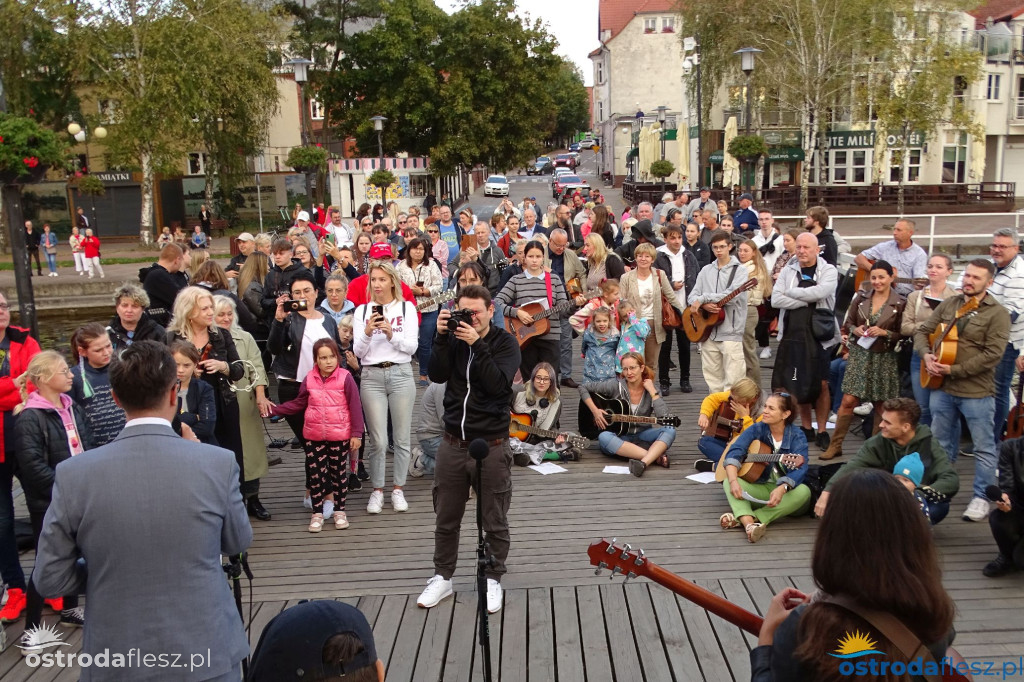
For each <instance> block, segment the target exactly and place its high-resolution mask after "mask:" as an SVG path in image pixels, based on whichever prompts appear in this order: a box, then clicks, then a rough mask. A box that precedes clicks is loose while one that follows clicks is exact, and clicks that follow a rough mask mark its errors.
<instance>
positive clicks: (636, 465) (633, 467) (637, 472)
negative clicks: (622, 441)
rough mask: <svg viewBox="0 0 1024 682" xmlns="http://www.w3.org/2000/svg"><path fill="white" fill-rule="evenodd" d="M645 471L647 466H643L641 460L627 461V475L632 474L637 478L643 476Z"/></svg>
mask: <svg viewBox="0 0 1024 682" xmlns="http://www.w3.org/2000/svg"><path fill="white" fill-rule="evenodd" d="M646 470H647V465H646V464H644V462H643V460H639V459H631V460H629V473H631V474H633V475H634V476H636V477H637V478H640V477H641V476H643V475H644V471H646Z"/></svg>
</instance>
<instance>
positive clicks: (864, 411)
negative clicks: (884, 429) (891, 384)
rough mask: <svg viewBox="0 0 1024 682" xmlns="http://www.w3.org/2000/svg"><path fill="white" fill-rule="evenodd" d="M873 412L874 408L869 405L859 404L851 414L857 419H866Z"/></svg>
mask: <svg viewBox="0 0 1024 682" xmlns="http://www.w3.org/2000/svg"><path fill="white" fill-rule="evenodd" d="M874 410H875V406H874V405H872V404H871V403H861V404H860V405H858V406H857V407H855V408H853V413H854V414H855V415H857V416H858V417H866V416H868V415H869V414H871V413H872V412H873V411H874Z"/></svg>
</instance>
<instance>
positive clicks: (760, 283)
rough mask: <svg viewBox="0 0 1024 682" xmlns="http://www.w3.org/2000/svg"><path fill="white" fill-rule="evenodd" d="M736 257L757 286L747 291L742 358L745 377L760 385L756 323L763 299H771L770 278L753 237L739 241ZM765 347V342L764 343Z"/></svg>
mask: <svg viewBox="0 0 1024 682" xmlns="http://www.w3.org/2000/svg"><path fill="white" fill-rule="evenodd" d="M736 257H737V258H738V259H739V261H740V263H741V264H742V265H743V267H745V268H746V269H747V278H748V279H754V278H756V279H757V286H756V287H754V288H753V289H751V290H750V291H749V292H747V323H746V327H745V328H744V330H743V359H744V361H745V362H746V365H747V378H749V379H752V380H753V381H754V383H756V384H757V385H758V386H760V385H761V361H760V359H759V358H758V351H757V346H758V344H757V336H756V332H757V324H758V321H759V319H760V315H761V311H762V310H763V309H764V308H765V301H771V299H772V278H771V273H769V272H768V266H767V265H766V264H765V262H764V258H763V257H762V256H761V251H760V249H758V248H757V244H756V243H755V242H754V240H753V239H747V240H745V241H742V242H740V244H739V246H737V247H736ZM765 347H766V348H767V344H765Z"/></svg>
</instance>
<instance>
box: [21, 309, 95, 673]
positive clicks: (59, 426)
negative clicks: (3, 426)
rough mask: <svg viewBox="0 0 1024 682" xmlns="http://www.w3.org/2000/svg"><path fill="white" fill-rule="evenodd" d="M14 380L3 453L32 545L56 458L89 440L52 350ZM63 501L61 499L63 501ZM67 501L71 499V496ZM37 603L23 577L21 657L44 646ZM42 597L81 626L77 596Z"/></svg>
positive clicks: (76, 451)
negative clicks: (9, 437) (13, 470)
mask: <svg viewBox="0 0 1024 682" xmlns="http://www.w3.org/2000/svg"><path fill="white" fill-rule="evenodd" d="M97 326H98V325H97ZM100 329H101V330H102V327H100ZM103 336H104V337H105V336H106V334H104V335H103ZM108 345H109V344H108ZM15 383H16V384H17V385H18V387H19V389H20V390H21V395H22V400H23V402H22V403H21V404H20V405H18V406H17V407H15V408H14V414H16V415H18V418H17V419H16V420H15V422H14V442H15V443H16V444H17V447H16V448H14V449H13V453H12V452H11V451H10V450H8V453H10V454H13V455H14V456H15V457H16V459H17V467H18V468H17V472H18V479H19V480H20V481H21V487H22V489H23V490H24V491H25V506H26V507H28V513H29V517H30V519H31V522H32V535H33V537H34V538H35V541H36V543H37V545H38V542H39V536H40V534H41V533H42V530H43V518H44V517H45V516H46V510H47V509H48V508H49V506H50V499H51V495H52V493H53V480H54V475H55V471H54V470H55V469H56V468H57V465H58V464H60V463H61V462H63V461H65V460H68V459H71V458H72V457H74V456H76V455H80V454H81V453H83V452H85V451H86V450H89V449H91V448H92V447H93V445H94V443H93V441H92V433H91V432H90V430H89V424H88V421H87V419H86V415H85V412H84V411H83V410H82V409H81V407H79V406H78V405H76V404H75V402H74V401H73V400H72V399H71V396H68V395H64V393H65V392H67V391H70V390H71V372H69V371H68V365H67V363H66V362H64V358H62V357H61V356H60V353H57V352H56V351H52V350H44V351H42V352H40V353H39V354H38V355H36V356H35V357H33V358H32V360H31V361H30V362H29V363H28V368H27V370H26V371H25V373H24V374H23V375H22V376H20V377H18V378H17V379H16V380H15ZM28 384H31V385H33V386H35V390H34V391H33V392H32V393H31V394H29V393H28ZM68 502H69V501H68V500H65V503H68ZM70 503H74V500H71V501H70ZM16 559H17V555H15V560H16ZM11 592H12V594H11V596H10V599H15V598H17V597H16V595H15V594H14V591H13V590H12V591H11ZM43 601H44V600H43V597H42V595H40V594H39V592H38V591H37V590H36V588H35V585H34V584H33V581H32V580H29V582H28V606H27V613H26V615H25V635H24V636H23V637H22V640H21V649H22V652H23V655H26V656H27V655H28V654H30V653H35V654H38V653H41V652H42V651H43V650H45V646H43V643H42V642H40V641H39V631H38V627H39V624H40V620H41V619H42V613H43ZM45 601H46V603H47V604H49V605H50V606H51V607H52V608H53V609H54V610H55V611H59V612H60V614H61V615H60V622H61V624H62V625H67V626H70V627H82V625H83V624H84V619H83V611H82V609H81V608H78V596H77V595H74V594H69V595H65V596H64V599H63V602H62V600H61V599H47V600H45Z"/></svg>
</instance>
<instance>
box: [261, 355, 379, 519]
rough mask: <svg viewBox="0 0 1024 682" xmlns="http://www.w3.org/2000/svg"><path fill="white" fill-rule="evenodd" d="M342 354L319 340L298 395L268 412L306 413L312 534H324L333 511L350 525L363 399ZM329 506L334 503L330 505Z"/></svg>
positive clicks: (307, 477)
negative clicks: (349, 472)
mask: <svg viewBox="0 0 1024 682" xmlns="http://www.w3.org/2000/svg"><path fill="white" fill-rule="evenodd" d="M340 356H341V352H340V351H339V350H338V345H337V344H336V343H335V342H334V340H333V339H329V338H324V339H318V340H317V342H316V343H314V344H313V359H314V361H315V362H316V366H315V367H313V369H311V370H310V371H309V374H307V375H306V376H305V378H303V380H302V385H301V386H300V387H299V395H298V396H297V397H296V398H295V399H294V400H289V401H288V402H286V403H282V404H281V405H275V406H273V407H271V408H270V410H269V413H268V414H297V413H300V412H302V413H305V416H306V417H305V423H304V424H303V427H302V435H303V437H304V443H303V447H304V449H305V451H306V480H308V481H309V492H310V498H311V500H312V503H313V517H312V518H311V519H310V521H309V532H310V533H319V532H320V531H321V530H323V526H324V516H325V515H326V514H327V513H328V510H330V512H329V513H330V514H331V515H332V516H333V518H334V527H335V528H336V529H338V530H342V529H344V528H348V526H349V522H348V517H347V515H346V514H345V495H346V491H347V485H346V483H345V479H344V473H345V462H347V461H348V455H347V453H348V452H351V451H352V450H357V449H358V448H359V446H360V445H362V442H363V404H362V402H361V401H360V400H359V387H358V386H356V381H355V379H354V378H353V377H352V374H351V373H350V372H349V371H348V370H347V369H345V368H344V367H342V365H341V361H340ZM268 414H264V415H263V416H268ZM327 502H331V504H330V505H329V506H328V505H327Z"/></svg>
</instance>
